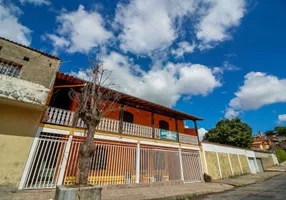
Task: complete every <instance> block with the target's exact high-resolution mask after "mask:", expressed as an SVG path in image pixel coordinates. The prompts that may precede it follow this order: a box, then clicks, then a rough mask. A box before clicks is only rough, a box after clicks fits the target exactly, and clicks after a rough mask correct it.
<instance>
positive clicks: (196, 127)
mask: <svg viewBox="0 0 286 200" xmlns="http://www.w3.org/2000/svg"><path fill="white" fill-rule="evenodd" d="M193 122H194V125H195V129H196V134H197V139H198V145H199V144H200V138H199V132H198V126H197V121H196V120H193Z"/></svg>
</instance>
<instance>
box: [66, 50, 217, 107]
mask: <svg viewBox="0 0 286 200" xmlns="http://www.w3.org/2000/svg"><path fill="white" fill-rule="evenodd" d="M102 61H103V63H104V67H105V68H106V69H109V70H112V75H111V80H112V81H114V82H116V83H117V84H119V86H120V87H119V90H120V91H122V92H124V93H127V94H131V95H134V96H136V97H139V98H142V99H146V100H149V101H152V102H155V103H158V104H162V105H166V106H174V105H175V104H176V102H177V101H178V99H179V98H180V97H181V96H182V95H188V96H192V95H204V96H205V95H208V94H209V93H211V92H212V91H213V90H214V89H215V88H216V87H219V86H220V82H219V81H218V80H217V79H216V77H215V76H214V75H213V74H212V70H211V69H210V68H208V67H206V66H204V65H199V64H191V63H180V64H174V63H168V64H166V66H164V67H161V68H158V67H152V68H151V70H149V71H143V70H142V69H141V68H140V67H139V66H138V65H134V63H133V61H132V60H131V59H129V58H128V57H126V56H123V55H121V54H118V53H116V52H111V53H110V54H109V55H105V56H103V57H102ZM84 73H85V71H84V70H81V71H79V72H72V73H71V74H72V75H75V76H79V77H80V78H84V79H87V78H88V77H87V75H85V74H84Z"/></svg>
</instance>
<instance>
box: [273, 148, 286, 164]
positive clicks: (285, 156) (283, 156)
mask: <svg viewBox="0 0 286 200" xmlns="http://www.w3.org/2000/svg"><path fill="white" fill-rule="evenodd" d="M275 152H276V155H277V158H278V161H279V163H281V162H284V161H285V160H286V151H285V150H284V149H281V148H276V149H275Z"/></svg>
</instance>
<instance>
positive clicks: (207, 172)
mask: <svg viewBox="0 0 286 200" xmlns="http://www.w3.org/2000/svg"><path fill="white" fill-rule="evenodd" d="M203 154H204V162H205V167H206V174H209V169H208V163H207V157H206V152H205V151H204V149H203Z"/></svg>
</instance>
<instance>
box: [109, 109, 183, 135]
mask: <svg viewBox="0 0 286 200" xmlns="http://www.w3.org/2000/svg"><path fill="white" fill-rule="evenodd" d="M117 108H118V109H117V110H116V111H114V112H112V113H110V114H108V115H107V116H106V118H111V119H116V120H119V117H120V105H117ZM124 110H125V111H127V112H130V113H132V114H133V117H134V124H140V125H144V126H152V113H151V112H148V111H145V110H140V109H138V108H134V107H130V106H124ZM160 120H164V121H166V122H168V123H169V130H170V131H176V122H175V119H174V118H171V117H168V116H164V115H160V114H156V113H155V114H154V127H155V128H159V121H160ZM178 130H179V132H180V133H184V121H183V120H178Z"/></svg>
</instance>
